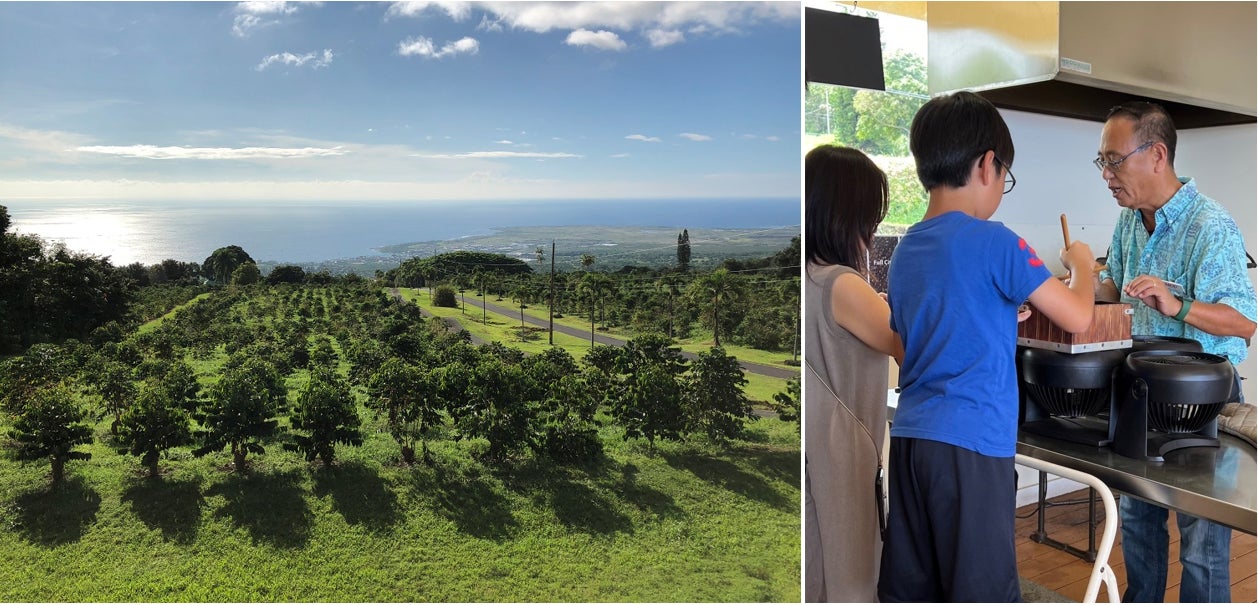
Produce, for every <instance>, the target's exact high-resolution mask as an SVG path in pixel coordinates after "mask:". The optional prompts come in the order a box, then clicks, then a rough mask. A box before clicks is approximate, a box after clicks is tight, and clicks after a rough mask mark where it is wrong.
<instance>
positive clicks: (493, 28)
mask: <svg viewBox="0 0 1258 605" xmlns="http://www.w3.org/2000/svg"><path fill="white" fill-rule="evenodd" d="M476 30H477V31H487V32H500V31H502V22H501V21H494V20H491V19H490V18H489V15H484V16H482V17H481V18H480V23H479V24H478V25H477V26H476Z"/></svg>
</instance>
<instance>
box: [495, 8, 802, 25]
mask: <svg viewBox="0 0 1258 605" xmlns="http://www.w3.org/2000/svg"><path fill="white" fill-rule="evenodd" d="M479 6H481V7H483V8H484V9H485V10H486V11H489V12H492V13H494V14H495V15H496V16H497V18H498V21H500V22H503V23H506V24H507V25H508V26H510V27H512V28H515V29H524V30H529V31H534V32H539V33H542V32H548V31H550V30H552V29H586V28H594V27H603V28H611V29H618V30H621V31H628V30H633V29H652V28H654V29H661V30H672V29H683V28H688V29H691V30H692V31H693V29H694V28H695V27H700V26H703V27H704V29H705V30H710V31H717V32H733V31H738V29H739V28H741V27H745V26H750V25H755V24H758V23H764V22H779V23H791V22H794V23H798V22H799V16H800V6H799V4H798V3H794V2H486V3H483V4H481V5H479Z"/></svg>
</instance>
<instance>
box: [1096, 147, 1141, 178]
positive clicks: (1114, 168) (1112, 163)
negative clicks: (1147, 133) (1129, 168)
mask: <svg viewBox="0 0 1258 605" xmlns="http://www.w3.org/2000/svg"><path fill="white" fill-rule="evenodd" d="M1150 145H1153V141H1146V142H1145V144H1144V145H1141V146H1139V147H1137V148H1135V149H1132V150H1131V153H1128V154H1127V155H1125V156H1123V157H1121V158H1118V159H1117V160H1107V159H1105V158H1102V157H1101V156H1099V155H1098V156H1097V157H1096V159H1095V160H1092V165H1093V166H1096V169H1097V170H1100V171H1101V172H1104V171H1105V169H1106V168H1109V170H1110V172H1118V167H1119V166H1121V165H1122V163H1123V162H1126V161H1127V158H1129V157H1131V156H1133V155H1136V154H1137V153H1140V152H1141V151H1144V150H1146V149H1148V148H1149V146H1150Z"/></svg>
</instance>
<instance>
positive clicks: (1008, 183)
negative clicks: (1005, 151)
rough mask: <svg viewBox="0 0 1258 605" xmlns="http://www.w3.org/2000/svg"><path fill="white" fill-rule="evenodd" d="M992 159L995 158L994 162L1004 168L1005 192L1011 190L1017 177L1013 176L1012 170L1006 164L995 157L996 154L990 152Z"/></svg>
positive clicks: (1016, 181) (1016, 182) (1015, 183)
mask: <svg viewBox="0 0 1258 605" xmlns="http://www.w3.org/2000/svg"><path fill="white" fill-rule="evenodd" d="M992 159H993V160H996V163H998V164H1000V165H1001V167H1003V168H1004V169H1005V193H1009V192H1010V191H1013V186H1014V185H1017V184H1018V179H1015V178H1013V171H1012V170H1010V169H1009V165H1008V164H1006V163H1005V162H1004V161H1003V160H1001V159H1000V158H998V157H996V154H994V153H993V154H992Z"/></svg>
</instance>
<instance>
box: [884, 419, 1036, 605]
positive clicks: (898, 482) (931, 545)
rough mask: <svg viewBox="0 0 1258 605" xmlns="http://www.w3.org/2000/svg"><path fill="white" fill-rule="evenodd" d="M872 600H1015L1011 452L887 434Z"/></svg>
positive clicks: (1014, 494)
mask: <svg viewBox="0 0 1258 605" xmlns="http://www.w3.org/2000/svg"><path fill="white" fill-rule="evenodd" d="M887 476H888V482H889V488H890V504H889V506H888V513H889V516H888V519H887V539H886V542H885V543H884V544H883V547H882V570H881V575H880V576H879V578H878V599H879V600H880V601H882V602H884V603H888V602H905V601H916V602H924V601H933V602H938V601H951V602H989V603H995V602H1018V601H1021V600H1022V591H1021V589H1020V588H1019V587H1018V565H1017V559H1016V556H1015V554H1014V545H1013V544H1014V509H1015V508H1016V502H1017V477H1016V476H1015V474H1014V469H1013V457H1009V458H993V457H990V456H984V455H982V454H978V453H976V452H973V451H970V450H967V449H963V448H959V447H956V446H952V445H948V444H946V443H942V442H939V441H929V440H926V439H907V438H901V437H893V438H892V439H891V454H890V456H889V460H888V472H887Z"/></svg>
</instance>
